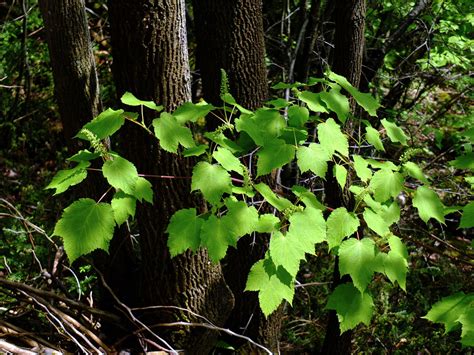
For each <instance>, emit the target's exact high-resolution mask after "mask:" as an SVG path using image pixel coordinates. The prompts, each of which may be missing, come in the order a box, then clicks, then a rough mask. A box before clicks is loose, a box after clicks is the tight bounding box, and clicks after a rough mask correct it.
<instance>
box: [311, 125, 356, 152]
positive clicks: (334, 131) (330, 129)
mask: <svg viewBox="0 0 474 355" xmlns="http://www.w3.org/2000/svg"><path fill="white" fill-rule="evenodd" d="M318 139H319V143H320V144H321V146H322V147H323V148H324V149H325V150H326V151H327V152H328V153H329V154H330V155H333V154H334V152H335V151H337V152H339V153H341V154H342V155H343V156H345V157H347V156H349V143H348V141H347V137H346V136H345V134H344V133H342V132H341V127H340V126H339V125H338V124H337V123H336V122H335V121H334V120H333V119H332V118H329V119H328V120H327V121H326V122H324V123H320V124H319V125H318Z"/></svg>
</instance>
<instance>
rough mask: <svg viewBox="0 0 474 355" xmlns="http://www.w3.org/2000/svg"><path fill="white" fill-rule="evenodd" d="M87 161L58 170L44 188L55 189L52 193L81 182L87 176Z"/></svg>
mask: <svg viewBox="0 0 474 355" xmlns="http://www.w3.org/2000/svg"><path fill="white" fill-rule="evenodd" d="M89 165H91V164H90V163H89V162H88V161H81V162H79V164H77V165H76V166H75V167H74V168H72V169H66V170H59V171H58V172H57V173H56V175H54V177H53V180H51V182H50V183H49V185H48V186H46V189H56V191H55V192H54V195H58V194H60V193H63V192H64V191H66V190H67V189H68V188H69V187H71V186H74V185H77V184H79V183H81V182H82V181H83V180H84V179H85V178H86V177H87V168H88V167H89Z"/></svg>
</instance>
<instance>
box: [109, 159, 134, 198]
mask: <svg viewBox="0 0 474 355" xmlns="http://www.w3.org/2000/svg"><path fill="white" fill-rule="evenodd" d="M102 174H103V175H104V177H105V178H106V179H107V182H108V183H109V184H110V185H112V186H113V187H115V188H116V189H120V190H122V191H123V192H125V193H126V194H129V195H133V194H134V190H135V186H136V183H137V179H138V172H137V169H136V168H135V165H133V164H132V163H131V162H129V161H128V160H127V159H124V158H122V157H120V156H118V155H116V156H114V157H113V160H107V161H106V162H105V163H104V165H103V166H102Z"/></svg>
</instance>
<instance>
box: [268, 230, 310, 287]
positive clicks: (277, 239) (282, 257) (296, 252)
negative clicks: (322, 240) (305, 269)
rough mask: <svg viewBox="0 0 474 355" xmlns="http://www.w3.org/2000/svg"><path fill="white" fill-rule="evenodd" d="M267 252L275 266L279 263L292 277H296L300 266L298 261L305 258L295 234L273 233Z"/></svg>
mask: <svg viewBox="0 0 474 355" xmlns="http://www.w3.org/2000/svg"><path fill="white" fill-rule="evenodd" d="M313 249H314V246H313ZM269 252H270V256H271V258H272V260H273V262H274V264H275V266H277V267H278V266H280V265H281V266H282V267H283V268H285V270H286V271H288V273H289V274H290V275H291V277H292V278H295V277H296V274H297V273H298V270H299V268H300V261H301V260H304V259H305V250H304V248H303V246H302V245H301V244H300V242H299V239H298V236H297V235H296V234H291V233H288V234H287V235H283V234H282V233H280V232H275V233H273V235H272V237H271V239H270V247H269Z"/></svg>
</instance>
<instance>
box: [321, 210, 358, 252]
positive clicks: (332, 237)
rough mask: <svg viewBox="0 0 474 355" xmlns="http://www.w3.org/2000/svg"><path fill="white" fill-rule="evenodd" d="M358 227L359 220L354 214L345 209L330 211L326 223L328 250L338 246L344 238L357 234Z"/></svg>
mask: <svg viewBox="0 0 474 355" xmlns="http://www.w3.org/2000/svg"><path fill="white" fill-rule="evenodd" d="M359 225H360V222H359V218H357V216H356V215H355V214H354V213H352V212H350V213H349V212H347V210H346V209H345V207H339V208H337V209H335V210H334V211H332V212H331V214H330V215H329V217H328V219H327V222H326V226H327V239H328V244H329V249H332V248H334V247H337V246H339V245H340V244H341V242H342V240H343V239H344V238H345V237H349V236H351V235H352V234H354V233H355V232H357V228H358V227H359Z"/></svg>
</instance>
